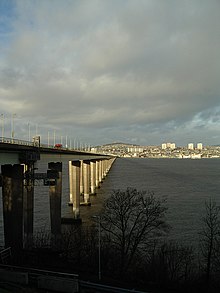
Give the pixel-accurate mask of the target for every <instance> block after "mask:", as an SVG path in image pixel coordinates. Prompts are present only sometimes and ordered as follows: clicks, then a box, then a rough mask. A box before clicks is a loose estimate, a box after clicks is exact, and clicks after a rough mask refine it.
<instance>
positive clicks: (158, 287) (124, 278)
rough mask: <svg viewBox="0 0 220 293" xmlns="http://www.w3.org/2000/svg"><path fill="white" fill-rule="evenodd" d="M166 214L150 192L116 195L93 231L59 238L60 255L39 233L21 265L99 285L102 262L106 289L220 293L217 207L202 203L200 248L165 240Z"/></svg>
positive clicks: (74, 229)
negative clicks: (109, 286)
mask: <svg viewBox="0 0 220 293" xmlns="http://www.w3.org/2000/svg"><path fill="white" fill-rule="evenodd" d="M166 211H167V208H166V201H165V200H163V199H159V198H157V197H156V196H155V195H154V193H153V192H151V191H147V192H146V191H138V190H136V189H133V188H127V189H126V190H114V191H113V192H112V194H111V196H110V197H109V198H108V199H107V200H106V202H105V204H104V206H103V210H102V212H101V214H100V215H99V216H98V217H96V220H94V221H95V222H94V223H93V224H92V225H89V226H88V227H85V226H84V225H73V226H71V228H70V229H69V230H66V231H65V232H63V235H62V249H61V251H58V252H54V251H50V250H49V248H48V239H49V235H48V234H47V233H42V234H39V235H38V237H37V238H36V239H35V250H34V251H32V252H28V254H27V255H26V257H25V256H24V257H23V258H22V261H23V262H27V263H28V265H30V266H36V267H42V268H43V269H48V268H50V269H54V270H60V271H61V270H63V271H65V272H67V271H68V272H70V273H78V274H79V275H80V278H84V279H86V280H91V281H95V282H98V281H100V280H99V278H98V276H99V275H98V272H99V269H100V267H99V260H100V261H101V263H100V264H101V272H102V274H101V276H102V279H101V282H104V283H105V284H110V285H113V286H120V287H126V286H128V287H130V288H131V287H132V288H136V289H139V290H142V291H151V292H170V291H172V292H184V293H185V292H220V245H219V244H220V209H219V207H218V206H217V205H216V203H215V202H214V201H212V200H210V201H208V202H206V203H205V213H204V217H203V218H202V219H201V224H202V225H201V231H200V234H199V235H200V246H199V247H192V246H190V245H185V244H182V243H178V242H175V241H168V240H166V239H167V237H163V236H164V235H167V233H168V232H169V227H168V225H167V223H166ZM100 232H101V233H100ZM198 232H199V231H198ZM26 253H27V252H26ZM99 257H100V258H99Z"/></svg>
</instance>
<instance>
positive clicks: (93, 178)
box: [90, 160, 96, 194]
mask: <svg viewBox="0 0 220 293" xmlns="http://www.w3.org/2000/svg"><path fill="white" fill-rule="evenodd" d="M90 175H91V194H96V191H95V189H96V161H95V160H91V161H90Z"/></svg>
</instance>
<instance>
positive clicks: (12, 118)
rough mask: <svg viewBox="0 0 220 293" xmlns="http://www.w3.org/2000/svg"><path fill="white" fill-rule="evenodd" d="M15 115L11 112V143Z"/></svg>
mask: <svg viewBox="0 0 220 293" xmlns="http://www.w3.org/2000/svg"><path fill="white" fill-rule="evenodd" d="M15 117H16V114H15V113H13V114H12V115H11V139H12V143H13V142H14V136H15V131H14V118H15Z"/></svg>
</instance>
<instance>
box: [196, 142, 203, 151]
mask: <svg viewBox="0 0 220 293" xmlns="http://www.w3.org/2000/svg"><path fill="white" fill-rule="evenodd" d="M202 148H203V146H202V143H201V142H199V143H197V149H198V150H202Z"/></svg>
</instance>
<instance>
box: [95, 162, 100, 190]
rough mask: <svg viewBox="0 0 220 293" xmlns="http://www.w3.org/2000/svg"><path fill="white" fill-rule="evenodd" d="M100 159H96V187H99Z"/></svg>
mask: <svg viewBox="0 0 220 293" xmlns="http://www.w3.org/2000/svg"><path fill="white" fill-rule="evenodd" d="M99 162H100V161H99V160H96V163H95V164H96V168H95V169H96V176H95V186H96V188H99V182H100V181H99V173H100V168H99Z"/></svg>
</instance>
